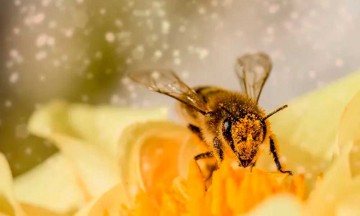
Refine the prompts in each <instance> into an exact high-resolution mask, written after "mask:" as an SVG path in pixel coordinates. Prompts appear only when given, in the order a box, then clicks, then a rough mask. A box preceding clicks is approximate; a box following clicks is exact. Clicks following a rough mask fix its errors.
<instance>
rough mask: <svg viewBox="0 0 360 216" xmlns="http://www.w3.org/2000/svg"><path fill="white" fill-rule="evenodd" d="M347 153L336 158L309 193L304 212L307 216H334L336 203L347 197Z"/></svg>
mask: <svg viewBox="0 0 360 216" xmlns="http://www.w3.org/2000/svg"><path fill="white" fill-rule="evenodd" d="M348 154H349V152H343V153H342V154H341V155H340V156H339V157H337V158H336V159H335V161H334V163H333V164H332V165H331V166H330V168H329V170H328V171H327V172H326V173H325V175H324V178H323V179H321V180H319V183H318V184H317V185H316V187H315V189H314V190H313V191H312V192H311V194H310V196H309V198H308V200H307V204H306V207H305V212H306V213H307V214H308V215H319V216H321V215H324V216H325V215H334V213H335V212H336V208H337V202H338V201H339V200H341V199H343V198H344V196H346V195H347V192H348V191H347V190H345V187H346V186H348V185H349V184H351V173H350V166H349V157H348Z"/></svg>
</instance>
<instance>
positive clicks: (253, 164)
mask: <svg viewBox="0 0 360 216" xmlns="http://www.w3.org/2000/svg"><path fill="white" fill-rule="evenodd" d="M255 165H256V161H255V162H254V163H252V164H251V166H250V172H252V169H253V168H254V166H255Z"/></svg>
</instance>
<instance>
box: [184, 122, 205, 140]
mask: <svg viewBox="0 0 360 216" xmlns="http://www.w3.org/2000/svg"><path fill="white" fill-rule="evenodd" d="M188 128H189V129H190V130H191V132H193V133H194V134H196V136H198V137H199V139H200V140H202V141H203V140H204V138H203V135H202V133H201V131H200V128H198V127H196V126H195V125H192V124H189V125H188Z"/></svg>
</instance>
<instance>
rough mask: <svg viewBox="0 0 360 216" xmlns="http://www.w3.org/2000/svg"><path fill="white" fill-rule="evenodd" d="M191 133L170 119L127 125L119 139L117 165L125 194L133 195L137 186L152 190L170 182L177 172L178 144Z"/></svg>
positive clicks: (185, 140)
mask: <svg viewBox="0 0 360 216" xmlns="http://www.w3.org/2000/svg"><path fill="white" fill-rule="evenodd" d="M192 136H193V134H192V133H191V132H190V131H189V130H188V129H187V128H186V127H183V126H181V125H178V124H175V123H171V122H160V121H157V122H147V123H139V124H134V125H132V126H130V127H128V128H126V129H125V130H124V132H123V135H122V136H121V139H120V142H119V164H120V166H121V179H122V180H123V181H124V182H126V183H127V188H128V189H129V190H128V191H127V193H128V196H130V197H133V196H134V195H135V194H136V188H137V189H139V188H140V189H143V190H145V191H146V192H148V193H152V192H155V191H158V190H157V188H158V187H166V186H165V185H170V184H171V182H172V180H173V179H174V178H175V177H176V176H177V175H179V171H178V156H179V149H180V146H182V145H183V144H184V143H185V142H187V140H188V139H189V138H190V137H192ZM153 196H154V197H156V195H154V194H153Z"/></svg>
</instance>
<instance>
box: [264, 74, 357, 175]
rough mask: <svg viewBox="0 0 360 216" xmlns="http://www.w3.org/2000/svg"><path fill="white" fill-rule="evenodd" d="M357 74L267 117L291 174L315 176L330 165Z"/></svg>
mask: <svg viewBox="0 0 360 216" xmlns="http://www.w3.org/2000/svg"><path fill="white" fill-rule="evenodd" d="M359 83H360V72H356V73H353V74H351V75H350V76H347V77H345V78H343V79H341V80H339V81H336V82H334V83H332V84H330V85H328V86H326V87H324V88H321V89H319V90H316V91H313V92H310V93H308V94H306V95H304V96H301V97H299V98H296V99H294V100H292V101H290V102H289V103H288V105H289V107H288V108H286V109H285V110H283V111H281V112H279V113H277V114H275V115H274V116H272V117H271V118H270V121H271V122H272V128H273V131H274V134H275V135H276V137H277V140H278V144H279V149H280V152H281V154H282V155H283V156H284V157H286V158H287V160H286V162H285V163H286V164H287V165H288V167H289V168H290V169H291V170H293V171H295V172H296V171H306V172H307V173H318V172H319V171H320V170H322V169H323V168H324V167H327V165H328V163H329V162H331V158H332V156H333V155H334V150H335V149H336V148H335V147H336V131H337V129H338V126H339V122H340V117H341V115H342V112H343V110H344V108H345V106H346V104H348V103H349V101H350V100H351V98H352V97H353V96H354V95H355V94H356V93H357V92H358V91H359V90H360V85H359Z"/></svg>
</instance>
